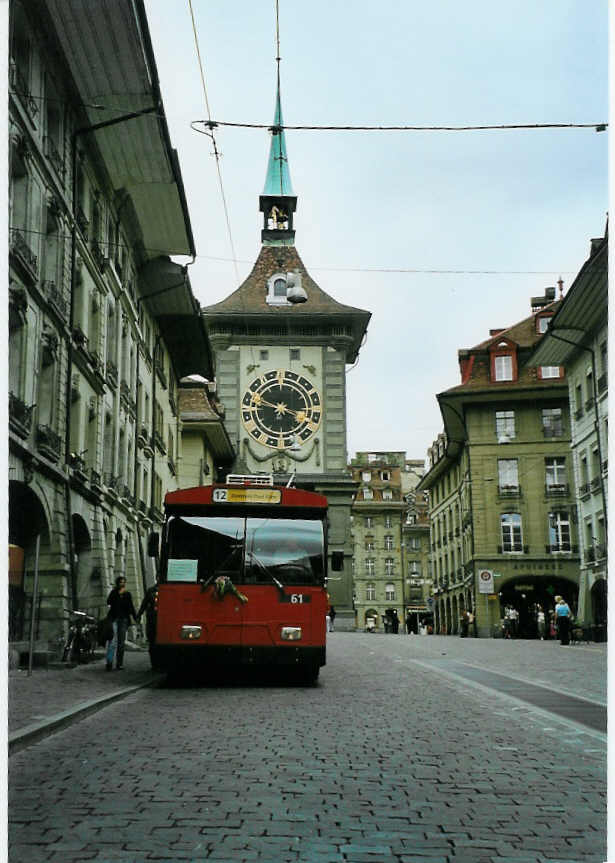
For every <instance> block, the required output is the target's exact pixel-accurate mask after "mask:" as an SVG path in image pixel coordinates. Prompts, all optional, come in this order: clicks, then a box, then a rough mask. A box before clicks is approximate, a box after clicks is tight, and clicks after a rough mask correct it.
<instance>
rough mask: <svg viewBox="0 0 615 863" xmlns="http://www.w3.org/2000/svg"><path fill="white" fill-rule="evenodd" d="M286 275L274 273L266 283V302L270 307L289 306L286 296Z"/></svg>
mask: <svg viewBox="0 0 615 863" xmlns="http://www.w3.org/2000/svg"><path fill="white" fill-rule="evenodd" d="M286 290H287V285H286V274H285V273H275V274H274V275H273V276H271V278H270V279H269V280H268V281H267V297H266V302H267V303H268V305H270V306H286V305H289V303H288V299H287V296H286Z"/></svg>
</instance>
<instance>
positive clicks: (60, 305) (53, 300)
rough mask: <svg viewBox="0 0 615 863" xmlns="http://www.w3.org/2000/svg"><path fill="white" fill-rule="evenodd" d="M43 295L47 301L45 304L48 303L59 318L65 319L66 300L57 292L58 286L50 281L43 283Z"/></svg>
mask: <svg viewBox="0 0 615 863" xmlns="http://www.w3.org/2000/svg"><path fill="white" fill-rule="evenodd" d="M42 288H43V293H44V295H45V297H46V299H47V302H48V303H50V304H51V305H52V306H53V307H54V308H55V310H56V312H57V313H58V314H59V316H60V317H61V318H64V319H66V316H67V305H66V300H65V299H64V297H63V296H62V294H61V293H60V291H59V290H58V286H57V285H56V283H55V282H52V281H44V282H43V284H42Z"/></svg>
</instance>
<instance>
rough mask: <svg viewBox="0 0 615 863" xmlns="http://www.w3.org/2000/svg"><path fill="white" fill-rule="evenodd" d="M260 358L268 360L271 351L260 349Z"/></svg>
mask: <svg viewBox="0 0 615 863" xmlns="http://www.w3.org/2000/svg"><path fill="white" fill-rule="evenodd" d="M258 358H259V360H268V359H269V351H259V352H258Z"/></svg>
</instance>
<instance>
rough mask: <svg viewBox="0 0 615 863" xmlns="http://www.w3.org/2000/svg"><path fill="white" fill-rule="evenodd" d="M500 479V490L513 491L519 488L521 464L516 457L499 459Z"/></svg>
mask: <svg viewBox="0 0 615 863" xmlns="http://www.w3.org/2000/svg"><path fill="white" fill-rule="evenodd" d="M498 481H499V484H500V491H513V490H517V489H518V488H519V465H518V462H517V459H516V458H500V459H498Z"/></svg>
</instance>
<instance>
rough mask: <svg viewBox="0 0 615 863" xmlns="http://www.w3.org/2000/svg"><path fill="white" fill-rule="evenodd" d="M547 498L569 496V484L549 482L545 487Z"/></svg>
mask: <svg viewBox="0 0 615 863" xmlns="http://www.w3.org/2000/svg"><path fill="white" fill-rule="evenodd" d="M545 494H546V495H547V497H564V496H566V495H567V494H568V483H566V482H548V483H547V484H546V486H545Z"/></svg>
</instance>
